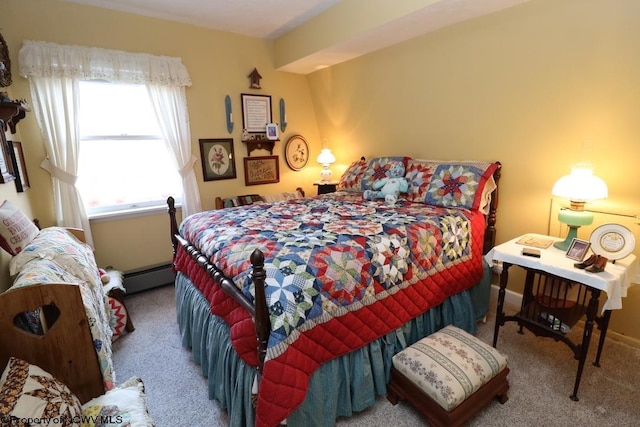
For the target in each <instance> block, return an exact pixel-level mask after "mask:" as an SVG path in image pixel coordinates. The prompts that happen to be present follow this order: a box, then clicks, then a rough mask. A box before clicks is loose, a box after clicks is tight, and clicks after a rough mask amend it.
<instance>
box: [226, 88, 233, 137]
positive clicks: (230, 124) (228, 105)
mask: <svg viewBox="0 0 640 427" xmlns="http://www.w3.org/2000/svg"><path fill="white" fill-rule="evenodd" d="M224 110H225V117H226V119H227V132H229V133H231V132H233V112H232V111H231V98H230V97H229V95H227V96H225V98H224Z"/></svg>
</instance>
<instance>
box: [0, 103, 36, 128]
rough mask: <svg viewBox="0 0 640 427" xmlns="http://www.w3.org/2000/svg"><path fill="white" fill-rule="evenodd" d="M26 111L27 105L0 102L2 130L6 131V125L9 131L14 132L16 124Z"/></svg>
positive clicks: (27, 109)
mask: <svg viewBox="0 0 640 427" xmlns="http://www.w3.org/2000/svg"><path fill="white" fill-rule="evenodd" d="M28 111H30V110H29V107H28V106H27V105H26V104H22V103H20V102H0V121H3V122H4V128H3V129H2V131H3V132H4V131H6V130H7V126H8V127H9V129H10V130H11V133H16V125H17V124H18V122H19V121H20V120H22V119H23V118H25V116H26V113H27V112H28Z"/></svg>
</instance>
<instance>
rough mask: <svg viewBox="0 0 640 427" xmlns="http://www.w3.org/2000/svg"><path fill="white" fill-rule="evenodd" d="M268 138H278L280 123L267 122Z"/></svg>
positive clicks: (271, 139)
mask: <svg viewBox="0 0 640 427" xmlns="http://www.w3.org/2000/svg"><path fill="white" fill-rule="evenodd" d="M267 139H268V140H270V141H273V140H276V139H278V125H276V124H275V123H267Z"/></svg>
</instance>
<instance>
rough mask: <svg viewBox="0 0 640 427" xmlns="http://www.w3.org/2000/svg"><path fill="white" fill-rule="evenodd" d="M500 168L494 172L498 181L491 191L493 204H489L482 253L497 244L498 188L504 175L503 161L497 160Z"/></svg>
mask: <svg viewBox="0 0 640 427" xmlns="http://www.w3.org/2000/svg"><path fill="white" fill-rule="evenodd" d="M495 163H496V164H497V165H498V168H497V169H496V171H495V172H494V173H493V180H494V181H495V183H496V189H495V190H493V192H492V193H491V204H490V205H489V213H488V214H487V226H486V228H485V230H484V245H483V246H482V253H483V254H486V253H488V252H489V251H490V250H491V248H493V247H494V246H495V244H496V220H497V212H498V190H499V189H500V177H501V176H502V163H500V162H495Z"/></svg>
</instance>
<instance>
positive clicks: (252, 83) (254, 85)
mask: <svg viewBox="0 0 640 427" xmlns="http://www.w3.org/2000/svg"><path fill="white" fill-rule="evenodd" d="M247 77H249V88H250V89H262V88H261V87H260V79H261V78H262V76H261V75H260V73H258V70H257V69H256V68H254V69H253V71H252V72H251V74H249V75H248V76H247Z"/></svg>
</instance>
